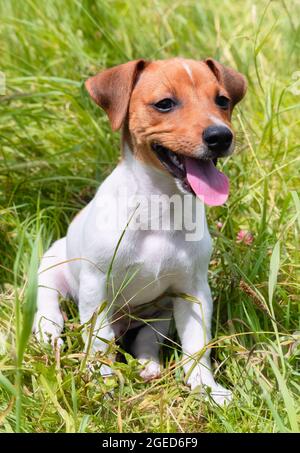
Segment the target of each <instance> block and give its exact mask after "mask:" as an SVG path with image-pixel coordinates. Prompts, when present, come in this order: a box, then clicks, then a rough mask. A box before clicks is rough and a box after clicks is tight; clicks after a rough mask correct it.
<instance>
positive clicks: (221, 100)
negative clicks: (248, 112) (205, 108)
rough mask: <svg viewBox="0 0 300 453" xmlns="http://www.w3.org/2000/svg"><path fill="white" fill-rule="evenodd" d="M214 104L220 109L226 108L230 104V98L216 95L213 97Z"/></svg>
mask: <svg viewBox="0 0 300 453" xmlns="http://www.w3.org/2000/svg"><path fill="white" fill-rule="evenodd" d="M215 102H216V104H217V105H218V106H219V107H221V109H224V110H227V109H228V107H229V104H230V100H229V99H228V98H227V97H226V96H217V97H216V99H215Z"/></svg>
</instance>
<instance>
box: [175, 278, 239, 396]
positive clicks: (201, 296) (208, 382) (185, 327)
mask: <svg viewBox="0 0 300 453" xmlns="http://www.w3.org/2000/svg"><path fill="white" fill-rule="evenodd" d="M197 286H198V288H197V290H196V291H193V292H192V295H193V296H194V297H195V298H196V299H197V301H196V302H192V301H190V300H184V299H182V298H175V300H174V318H175V323H176V327H177V332H178V335H179V337H180V340H181V345H182V352H183V360H184V365H183V368H184V371H185V374H186V375H187V376H188V378H187V384H188V385H190V387H191V389H194V388H195V387H197V386H200V387H202V389H204V390H205V388H207V387H209V388H210V391H211V396H212V398H213V399H214V401H215V402H216V403H218V404H220V405H223V404H225V403H227V402H229V401H230V399H231V392H230V391H229V390H226V389H225V388H223V387H222V386H221V385H218V384H217V383H216V382H215V380H214V377H213V374H212V371H211V363H210V350H209V349H205V346H206V345H207V343H208V342H209V341H210V340H211V330H210V329H211V315H212V298H211V293H210V288H209V285H208V283H207V282H204V281H203V282H201V283H200V284H198V285H197ZM186 293H188V294H191V292H188V291H186Z"/></svg>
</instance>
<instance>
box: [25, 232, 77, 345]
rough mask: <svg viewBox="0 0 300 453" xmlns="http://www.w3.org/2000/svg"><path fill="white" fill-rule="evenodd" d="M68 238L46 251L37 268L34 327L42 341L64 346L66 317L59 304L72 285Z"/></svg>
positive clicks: (57, 242) (55, 243)
mask: <svg viewBox="0 0 300 453" xmlns="http://www.w3.org/2000/svg"><path fill="white" fill-rule="evenodd" d="M65 261H66V239H65V238H63V239H60V240H58V241H56V242H54V244H53V245H52V246H51V247H50V248H49V250H48V251H47V252H46V253H45V254H44V256H43V258H42V261H41V264H40V267H39V272H38V295H37V312H36V315H35V321H34V327H33V330H34V332H35V335H36V337H37V339H38V340H39V341H44V342H47V343H48V342H51V344H52V345H53V346H54V344H55V343H56V344H57V345H59V346H61V345H62V344H63V342H62V340H61V339H60V338H59V336H60V334H61V332H62V330H63V326H64V321H63V317H62V314H61V311H60V308H59V296H60V295H61V296H62V297H66V295H67V293H68V291H69V289H68V284H67V281H66V278H65V266H66V264H62V263H64V262H65Z"/></svg>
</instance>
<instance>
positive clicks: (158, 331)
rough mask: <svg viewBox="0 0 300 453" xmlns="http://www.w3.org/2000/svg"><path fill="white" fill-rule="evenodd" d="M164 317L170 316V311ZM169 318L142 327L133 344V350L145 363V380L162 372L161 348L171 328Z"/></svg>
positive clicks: (153, 377) (143, 375)
mask: <svg viewBox="0 0 300 453" xmlns="http://www.w3.org/2000/svg"><path fill="white" fill-rule="evenodd" d="M161 317H162V318H168V317H170V312H168V313H167V314H166V315H161ZM169 324H170V320H169V319H163V320H162V321H154V322H151V323H150V324H148V325H146V326H144V327H142V328H141V329H140V330H139V332H138V334H137V336H136V337H135V339H134V342H133V344H132V346H131V351H132V353H133V354H134V356H135V357H136V358H137V359H138V361H139V362H140V363H141V364H142V365H144V367H143V369H142V371H141V373H140V376H141V377H142V378H143V379H144V380H145V381H150V380H151V379H155V378H158V377H159V376H160V374H161V369H160V363H159V349H160V346H161V344H162V343H163V342H164V341H165V337H166V335H167V333H168V330H169Z"/></svg>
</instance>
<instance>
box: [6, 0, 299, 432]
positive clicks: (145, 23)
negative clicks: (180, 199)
mask: <svg viewBox="0 0 300 453" xmlns="http://www.w3.org/2000/svg"><path fill="white" fill-rule="evenodd" d="M0 17H1V22H0V52H1V60H0V70H1V71H2V72H4V73H5V75H6V82H7V90H6V93H5V95H4V96H2V97H0V215H1V218H0V247H1V260H0V288H1V293H0V431H2V432H12V431H16V430H21V431H27V432H35V431H39V432H46V431H50V432H58V431H68V432H70V431H80V432H84V431H86V432H99V431H123V432H128V431H148V432H152V431H154V432H164V431H168V432H174V431H178V432H194V431H205V432H278V431H297V430H299V425H300V423H299V389H300V384H299V343H300V342H299V339H300V334H299V331H300V327H299V273H297V265H299V228H300V201H299V198H298V196H297V193H296V189H297V183H298V186H299V146H300V143H299V136H300V134H299V132H300V130H299V107H300V87H299V83H297V80H296V77H297V74H295V72H296V71H297V70H298V71H299V70H300V44H299V43H300V25H299V24H300V23H299V18H300V8H299V2H298V1H297V0H290V1H287V0H286V1H283V0H282V1H280V0H278V1H272V2H266V1H263V2H261V1H258V0H245V1H243V2H237V1H234V0H227V1H221V0H220V1H218V0H212V1H210V2H200V1H198V2H196V1H188V0H186V1H183V2H179V1H178V2H177V1H164V0H160V1H159V0H157V1H155V0H153V1H150V0H145V1H143V2H136V1H133V0H123V1H121V0H120V1H119V0H118V1H110V0H98V1H92V0H72V1H71V0H69V1H65V2H63V6H62V2H60V1H59V0H49V1H47V2H46V1H44V2H41V1H35V0H26V1H23V2H20V1H19V0H2V1H1V3H0ZM174 55H183V56H187V57H192V58H199V59H201V58H204V57H206V56H213V57H215V58H218V59H220V60H221V61H222V62H223V63H226V64H228V65H231V66H233V67H236V68H238V69H239V70H240V71H241V72H243V73H244V74H245V75H246V76H247V78H248V82H249V90H248V94H247V97H246V99H245V101H244V102H243V103H242V104H241V106H240V107H239V108H237V109H236V112H235V117H234V125H235V128H236V130H237V131H239V132H238V147H237V151H236V153H235V156H234V157H232V158H231V159H229V160H228V161H227V162H226V163H225V166H226V173H227V174H228V175H230V180H231V196H230V200H229V202H228V203H227V205H226V206H223V207H219V208H213V209H209V211H208V217H209V222H210V226H211V231H212V233H214V238H215V239H214V240H215V252H214V255H213V259H212V262H211V268H210V281H211V286H212V290H213V295H214V299H215V316H214V332H215V336H214V341H213V345H212V347H213V358H214V366H215V373H216V377H217V379H218V380H219V381H220V383H222V384H223V385H225V386H227V387H229V388H232V389H233V392H234V401H233V403H232V404H231V405H230V406H229V407H228V408H227V409H222V408H219V407H216V406H214V407H213V406H210V405H209V404H207V403H206V402H204V401H202V400H201V398H200V397H199V396H198V395H197V394H191V393H189V391H188V389H187V388H186V387H185V386H184V385H183V383H182V380H181V377H182V376H181V370H180V368H178V367H175V368H174V360H175V359H176V357H178V356H179V355H180V352H178V351H176V350H169V353H168V354H166V357H165V362H166V363H165V372H164V375H163V377H162V378H161V379H160V380H158V381H156V382H153V383H151V384H144V383H143V382H142V381H141V379H140V378H139V377H138V366H137V364H136V362H135V360H134V359H132V358H131V357H130V356H127V362H126V363H118V364H116V365H115V369H116V373H117V374H116V378H114V379H111V381H110V382H108V383H104V382H103V381H101V379H100V378H99V376H97V375H92V376H89V375H88V374H87V372H86V369H85V368H84V367H82V360H83V355H82V343H81V339H80V332H79V325H78V315H77V312H76V309H75V307H74V306H73V305H72V304H71V303H67V302H63V306H64V310H65V312H66V313H67V315H68V321H67V323H66V331H65V341H66V348H65V349H64V351H63V352H62V353H61V356H60V357H59V356H58V355H56V357H55V356H54V355H53V353H52V352H51V350H49V349H47V348H45V347H43V348H42V347H41V346H39V345H37V344H36V343H35V342H34V341H33V339H32V338H31V337H30V338H29V340H28V334H29V331H30V323H31V318H32V313H31V312H30V308H31V307H32V301H33V300H34V296H35V278H34V274H35V268H36V265H37V256H38V255H39V256H40V255H41V253H42V251H43V250H44V249H45V248H46V247H47V246H48V245H49V244H50V242H52V241H53V240H54V239H55V238H58V237H61V236H62V235H64V234H65V231H66V227H67V225H68V222H69V221H70V219H72V217H73V216H74V215H75V213H76V212H77V211H78V210H79V209H80V208H81V207H82V206H84V204H85V203H86V201H87V200H89V199H90V197H91V195H92V194H93V192H94V190H95V188H96V187H97V185H98V184H99V182H100V181H101V180H102V179H103V178H104V177H105V175H107V174H108V173H109V172H110V171H111V169H112V168H113V166H114V165H115V163H116V162H117V159H118V143H119V142H118V136H117V135H112V133H111V131H110V129H109V126H108V122H107V120H106V118H105V117H104V115H103V114H102V113H101V112H100V110H97V109H96V108H95V107H94V106H93V105H92V104H91V102H90V101H89V100H88V99H87V96H86V94H85V92H84V90H83V89H82V81H83V80H84V79H85V78H86V77H87V76H88V75H89V74H93V73H95V72H96V71H97V70H98V69H101V68H104V67H107V66H111V65H114V64H118V63H120V62H124V61H126V60H128V59H131V58H137V57H145V58H158V57H159V58H164V57H168V56H174ZM298 76H299V73H298ZM298 80H299V79H298ZM218 221H219V222H221V223H222V224H223V226H222V228H221V230H218V229H217V228H216V223H217V222H218ZM240 230H246V231H249V232H251V233H252V235H253V238H254V240H253V242H252V243H250V244H249V243H248V244H247V243H245V241H242V242H239V241H237V239H236V236H237V233H238V232H239V231H240ZM249 242H251V241H249ZM297 277H298V279H297ZM27 340H28V344H27V345H26V343H27ZM25 346H26V347H25ZM94 361H95V362H96V361H97V358H95V359H94ZM297 361H298V362H297ZM297 365H298V368H297ZM113 387H114V388H115V393H114V397H113V398H111V397H110V393H109V391H110V390H111V389H112V388H113Z"/></svg>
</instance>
